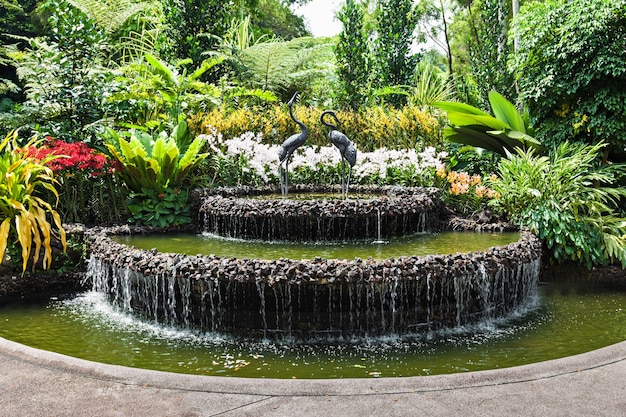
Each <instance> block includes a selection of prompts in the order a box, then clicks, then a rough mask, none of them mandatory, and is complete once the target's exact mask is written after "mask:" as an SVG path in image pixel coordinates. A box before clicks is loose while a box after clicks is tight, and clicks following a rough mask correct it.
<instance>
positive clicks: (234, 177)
mask: <svg viewBox="0 0 626 417" xmlns="http://www.w3.org/2000/svg"><path fill="white" fill-rule="evenodd" d="M203 170H204V172H206V175H207V177H208V178H210V180H209V185H210V186H239V185H252V186H258V185H262V183H263V181H262V179H261V178H259V176H258V175H256V173H255V172H254V171H253V170H251V169H250V164H249V163H248V160H247V159H246V157H245V156H244V155H237V156H234V157H227V156H222V155H218V154H213V155H211V157H210V158H207V160H206V163H205V166H204V167H203Z"/></svg>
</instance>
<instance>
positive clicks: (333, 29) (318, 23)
mask: <svg viewBox="0 0 626 417" xmlns="http://www.w3.org/2000/svg"><path fill="white" fill-rule="evenodd" d="M343 2H344V0H311V1H310V2H309V3H308V4H307V5H305V6H301V7H298V8H297V9H295V10H294V12H295V14H297V15H300V16H304V19H305V23H306V24H307V27H308V28H309V30H310V31H311V33H312V34H313V36H315V37H319V36H333V35H336V34H338V33H339V32H341V29H342V26H341V22H339V20H336V19H335V14H336V12H337V11H338V10H339V8H340V7H341V5H342V4H343Z"/></svg>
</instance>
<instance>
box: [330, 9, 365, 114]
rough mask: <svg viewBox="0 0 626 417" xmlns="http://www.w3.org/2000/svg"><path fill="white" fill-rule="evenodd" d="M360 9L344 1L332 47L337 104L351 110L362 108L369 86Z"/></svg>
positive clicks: (362, 13)
mask: <svg viewBox="0 0 626 417" xmlns="http://www.w3.org/2000/svg"><path fill="white" fill-rule="evenodd" d="M363 7H364V6H363V5H359V4H357V3H356V2H355V0H347V1H346V3H345V5H344V6H343V8H342V9H341V10H340V12H339V13H338V15H337V18H338V19H339V20H340V21H341V23H342V24H343V31H342V32H340V33H339V40H338V42H337V46H336V47H335V58H336V60H337V69H336V71H337V77H338V79H339V82H340V83H341V86H342V87H341V92H340V93H339V94H340V98H339V102H340V103H342V104H343V106H344V107H346V108H348V109H352V110H357V109H359V108H360V107H361V106H363V105H364V104H365V102H366V100H367V87H368V86H369V83H370V79H369V75H370V63H369V59H370V58H369V56H370V50H369V49H370V48H369V43H368V40H367V36H366V34H365V32H364V30H363V23H364V22H363V19H364V10H363Z"/></svg>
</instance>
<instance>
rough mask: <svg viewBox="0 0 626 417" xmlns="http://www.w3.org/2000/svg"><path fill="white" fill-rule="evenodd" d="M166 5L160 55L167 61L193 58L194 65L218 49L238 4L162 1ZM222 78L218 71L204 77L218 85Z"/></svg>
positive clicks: (213, 0) (215, 0) (203, 0)
mask: <svg viewBox="0 0 626 417" xmlns="http://www.w3.org/2000/svg"><path fill="white" fill-rule="evenodd" d="M162 4H163V13H164V16H165V22H166V25H165V30H164V32H163V35H164V36H163V38H162V40H161V42H160V43H159V45H158V48H157V52H158V53H159V55H160V56H161V57H162V58H163V59H165V60H166V61H170V62H174V61H176V60H178V59H181V58H190V59H191V60H192V61H193V62H194V63H198V62H202V61H203V60H204V53H206V52H209V51H215V50H217V49H218V48H217V47H218V43H219V40H218V39H219V38H223V37H224V35H225V34H226V31H227V30H228V25H229V23H230V19H231V16H232V15H233V5H234V3H232V2H226V3H225V2H224V1H222V0H162ZM218 79H219V74H218V73H217V72H212V73H206V74H205V75H204V78H203V80H204V81H208V82H214V83H215V82H217V81H218Z"/></svg>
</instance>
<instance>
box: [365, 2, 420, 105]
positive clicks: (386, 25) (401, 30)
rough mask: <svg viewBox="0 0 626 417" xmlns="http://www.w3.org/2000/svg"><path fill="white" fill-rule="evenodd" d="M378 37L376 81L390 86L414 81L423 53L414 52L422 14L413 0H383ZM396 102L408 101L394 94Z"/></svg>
mask: <svg viewBox="0 0 626 417" xmlns="http://www.w3.org/2000/svg"><path fill="white" fill-rule="evenodd" d="M377 13H378V19H377V22H378V24H377V28H376V30H377V33H376V39H375V41H374V56H373V59H374V71H375V72H376V77H375V78H374V81H375V83H374V85H375V86H376V87H388V86H399V85H407V84H409V83H410V80H411V77H412V75H413V71H414V69H415V65H416V64H417V61H418V60H419V56H418V55H416V54H413V53H412V52H411V45H412V44H413V41H414V40H415V38H414V32H415V28H416V26H417V21H418V17H419V16H418V14H417V13H416V10H415V9H413V2H412V1H411V0H380V1H379V3H378V10H377ZM391 101H392V103H393V104H396V105H399V104H402V103H403V102H404V97H403V96H397V95H396V96H394V98H393V99H392V100H391Z"/></svg>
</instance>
